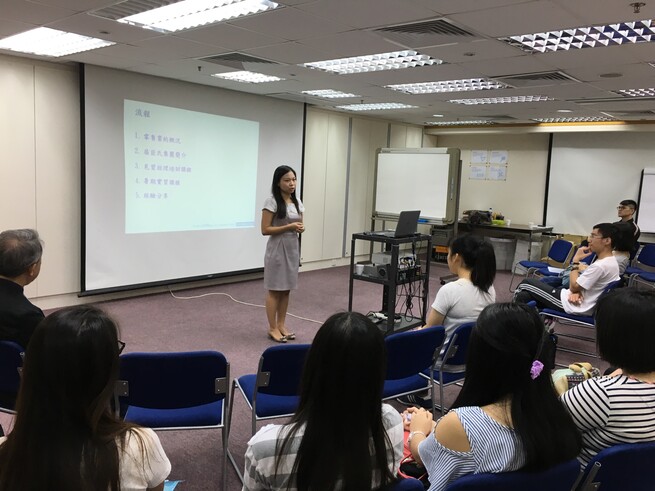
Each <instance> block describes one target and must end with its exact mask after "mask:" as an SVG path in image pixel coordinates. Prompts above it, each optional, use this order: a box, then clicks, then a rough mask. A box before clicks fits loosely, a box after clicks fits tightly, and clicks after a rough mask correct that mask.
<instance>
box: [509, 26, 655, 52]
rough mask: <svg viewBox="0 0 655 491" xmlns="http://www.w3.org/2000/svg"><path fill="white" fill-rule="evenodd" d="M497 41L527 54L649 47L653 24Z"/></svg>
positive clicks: (654, 34) (653, 36)
mask: <svg viewBox="0 0 655 491" xmlns="http://www.w3.org/2000/svg"><path fill="white" fill-rule="evenodd" d="M498 40H499V41H504V42H506V43H507V44H510V45H511V46H516V47H518V48H520V49H522V50H523V51H527V52H529V53H546V52H551V51H567V50H569V49H583V48H595V47H597V46H617V45H621V44H636V43H650V42H652V41H655V21H653V20H638V21H633V22H619V23H616V24H608V25H600V26H589V27H574V28H572V29H562V30H559V31H548V32H537V33H534V34H521V35H519V36H508V37H502V38H498Z"/></svg>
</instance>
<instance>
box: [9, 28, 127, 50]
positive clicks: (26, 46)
mask: <svg viewBox="0 0 655 491" xmlns="http://www.w3.org/2000/svg"><path fill="white" fill-rule="evenodd" d="M113 44H116V43H112V42H111V41H105V40H103V39H98V38H92V37H88V36H80V35H79V34H73V33H72V32H64V31H58V30H56V29H50V28H49V27H37V28H36V29H32V30H31V31H25V32H21V33H20V34H16V35H14V36H9V37H7V38H4V39H2V40H0V49H8V50H11V51H17V52H19V53H31V54H34V55H41V56H54V57H59V56H66V55H72V54H73V53H81V52H82V51H89V50H92V49H98V48H104V47H105V46H111V45H113Z"/></svg>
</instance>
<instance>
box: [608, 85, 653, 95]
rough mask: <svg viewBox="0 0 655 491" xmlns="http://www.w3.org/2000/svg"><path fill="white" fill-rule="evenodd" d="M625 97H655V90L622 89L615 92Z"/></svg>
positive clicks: (651, 88)
mask: <svg viewBox="0 0 655 491" xmlns="http://www.w3.org/2000/svg"><path fill="white" fill-rule="evenodd" d="M614 93H615V94H621V95H622V96H625V97H655V88H654V87H650V88H647V89H621V90H617V91H615V92H614Z"/></svg>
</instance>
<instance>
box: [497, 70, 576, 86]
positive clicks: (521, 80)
mask: <svg viewBox="0 0 655 491" xmlns="http://www.w3.org/2000/svg"><path fill="white" fill-rule="evenodd" d="M492 78H493V79H494V80H497V81H499V82H503V83H505V84H508V85H511V86H513V87H546V86H550V85H560V84H569V83H571V82H575V83H580V81H579V80H577V79H575V78H573V77H572V76H570V75H567V74H566V73H564V72H559V71H554V72H535V73H518V74H516V75H502V76H500V77H492Z"/></svg>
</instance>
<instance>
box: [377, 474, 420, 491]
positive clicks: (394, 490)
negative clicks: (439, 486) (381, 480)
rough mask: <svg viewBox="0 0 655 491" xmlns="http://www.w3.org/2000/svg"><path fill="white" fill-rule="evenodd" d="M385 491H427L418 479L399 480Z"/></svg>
mask: <svg viewBox="0 0 655 491" xmlns="http://www.w3.org/2000/svg"><path fill="white" fill-rule="evenodd" d="M384 491H425V486H423V483H422V482H421V481H419V480H418V479H413V478H411V477H408V478H405V479H399V480H398V481H397V482H395V483H393V484H392V485H391V486H387V487H386V488H384Z"/></svg>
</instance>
